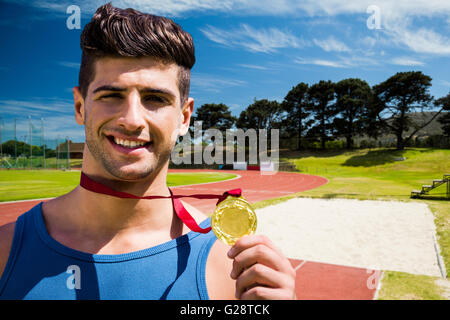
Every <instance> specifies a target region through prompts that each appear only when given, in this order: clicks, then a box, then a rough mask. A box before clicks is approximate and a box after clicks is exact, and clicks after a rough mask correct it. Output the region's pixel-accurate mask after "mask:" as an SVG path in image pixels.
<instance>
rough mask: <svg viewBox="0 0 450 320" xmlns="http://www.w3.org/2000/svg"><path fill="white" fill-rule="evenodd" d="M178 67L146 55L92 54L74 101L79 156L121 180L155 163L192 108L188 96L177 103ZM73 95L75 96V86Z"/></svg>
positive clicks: (162, 159) (144, 173)
mask: <svg viewBox="0 0 450 320" xmlns="http://www.w3.org/2000/svg"><path fill="white" fill-rule="evenodd" d="M178 71H179V67H178V66H177V65H176V64H161V63H159V62H157V61H155V60H154V59H152V58H103V59H100V60H98V61H97V62H96V68H95V78H94V80H93V81H92V82H91V83H90V85H89V87H88V92H87V95H86V99H85V100H84V102H83V103H82V104H80V105H79V107H76V110H77V112H76V118H77V122H78V123H80V124H84V125H85V133H86V145H87V147H88V150H87V151H88V152H89V153H90V154H89V155H87V156H85V157H84V161H87V162H95V163H94V164H92V165H94V166H96V167H97V168H98V166H99V165H100V166H101V167H102V168H104V169H105V170H106V171H107V172H108V173H110V174H111V175H113V176H114V177H116V178H119V179H124V180H137V179H144V178H146V177H148V176H149V175H151V174H152V173H153V172H155V171H156V170H159V169H161V168H162V167H163V166H164V165H165V164H166V163H167V161H168V160H169V158H170V153H171V151H172V149H173V146H174V144H175V142H176V138H177V137H178V135H179V134H180V135H183V134H185V133H186V131H187V128H188V126H189V120H190V116H191V114H192V109H193V100H192V99H191V98H189V99H188V101H187V102H186V103H185V104H184V106H183V107H182V108H181V107H180V92H179V88H178ZM74 96H75V97H76V98H75V99H76V101H77V99H79V91H78V89H76V90H74ZM76 106H77V103H76ZM86 165H91V164H89V163H87V164H86Z"/></svg>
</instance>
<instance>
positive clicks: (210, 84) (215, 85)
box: [191, 72, 247, 93]
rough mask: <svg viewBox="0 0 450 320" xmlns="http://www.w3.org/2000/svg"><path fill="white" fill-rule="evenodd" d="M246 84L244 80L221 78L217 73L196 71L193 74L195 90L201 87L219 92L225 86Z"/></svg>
mask: <svg viewBox="0 0 450 320" xmlns="http://www.w3.org/2000/svg"><path fill="white" fill-rule="evenodd" d="M246 84H247V83H246V82H245V81H242V80H236V79H227V78H219V77H217V76H216V75H209V74H204V73H194V72H193V73H192V74H191V88H192V90H193V91H196V90H198V89H201V90H205V91H209V92H216V93H218V92H221V91H222V89H224V88H229V87H241V86H245V85H246Z"/></svg>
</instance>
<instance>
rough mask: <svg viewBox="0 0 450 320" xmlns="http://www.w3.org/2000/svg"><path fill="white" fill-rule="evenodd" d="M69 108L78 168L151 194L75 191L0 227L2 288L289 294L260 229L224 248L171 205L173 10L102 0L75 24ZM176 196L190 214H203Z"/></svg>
mask: <svg viewBox="0 0 450 320" xmlns="http://www.w3.org/2000/svg"><path fill="white" fill-rule="evenodd" d="M81 48H82V51H83V54H82V62H81V67H80V74H79V86H78V87H74V89H73V96H74V103H75V118H76V121H77V123H78V124H80V125H84V126H85V134H86V144H85V150H84V158H83V167H82V171H83V173H84V174H85V175H86V176H87V177H89V178H90V179H92V180H94V181H96V182H97V183H101V184H102V185H104V186H107V187H108V188H111V189H113V190H116V191H120V192H126V193H129V194H133V195H136V196H166V197H167V198H157V199H152V200H143V199H123V198H118V197H113V196H110V195H105V194H101V193H97V192H92V191H89V190H87V189H85V188H83V187H81V186H78V187H77V188H75V189H74V190H73V191H71V192H70V193H68V194H65V195H63V196H61V197H58V198H56V199H52V200H50V201H48V202H45V203H41V204H39V205H38V206H36V207H35V208H33V209H32V210H30V211H29V212H27V213H25V214H23V215H22V216H20V217H19V218H18V220H17V221H16V222H15V223H12V224H8V225H5V226H3V227H1V228H0V274H1V278H0V298H3V299H208V298H209V299H233V298H238V299H293V298H294V284H295V272H294V270H293V268H292V267H291V265H290V263H289V261H288V260H287V259H286V258H285V257H284V256H283V255H282V253H281V252H280V251H279V250H278V249H277V248H275V247H274V246H273V244H272V243H271V242H270V241H269V239H267V238H266V237H264V236H255V235H253V236H245V237H243V238H241V239H240V240H239V241H237V242H236V244H235V245H234V246H233V247H232V248H231V249H230V248H229V247H228V246H226V245H225V244H223V243H222V242H220V241H215V240H216V239H215V236H214V234H213V233H212V232H209V233H206V234H200V233H196V232H191V231H190V230H189V229H188V228H187V227H186V226H185V225H184V224H183V222H182V220H180V218H179V217H178V216H177V214H176V213H175V212H174V206H173V203H172V199H171V198H170V191H169V189H168V188H167V184H166V177H167V171H168V163H169V158H170V153H171V150H172V148H173V147H174V145H175V142H176V139H177V137H178V136H179V135H184V134H185V133H186V132H187V130H188V127H189V121H190V117H191V115H192V112H193V105H194V102H193V99H192V98H190V97H189V96H188V94H189V79H190V69H191V68H192V66H193V65H194V62H195V57H194V46H193V42H192V38H191V36H190V35H189V34H188V33H186V32H185V31H183V30H182V29H181V28H180V27H179V26H178V25H177V24H175V23H174V22H173V21H171V20H169V19H166V18H163V17H157V16H153V15H149V14H143V13H141V12H139V11H136V10H134V9H126V10H122V9H118V8H114V7H113V6H112V5H111V4H106V5H104V6H102V7H100V8H99V9H98V10H97V11H96V13H95V14H94V16H93V18H92V20H91V22H90V23H89V24H87V25H86V27H85V28H84V30H83V33H82V35H81ZM184 206H185V208H186V209H187V210H188V211H189V212H190V213H191V215H192V216H193V218H194V219H195V220H196V221H198V222H200V221H201V223H200V226H202V227H207V226H208V225H209V223H210V221H209V218H208V217H207V216H205V215H204V214H203V213H201V212H200V211H198V210H196V209H195V208H193V207H192V206H189V205H188V204H186V203H184Z"/></svg>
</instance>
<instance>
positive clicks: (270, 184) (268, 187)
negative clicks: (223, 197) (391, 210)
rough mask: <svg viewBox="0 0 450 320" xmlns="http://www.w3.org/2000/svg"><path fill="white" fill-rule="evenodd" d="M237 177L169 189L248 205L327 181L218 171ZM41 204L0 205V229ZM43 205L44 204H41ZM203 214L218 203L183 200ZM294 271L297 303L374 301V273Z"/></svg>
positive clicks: (308, 266) (318, 266)
mask: <svg viewBox="0 0 450 320" xmlns="http://www.w3.org/2000/svg"><path fill="white" fill-rule="evenodd" d="M205 171H210V172H214V171H212V170H169V172H174V173H176V172H180V173H181V172H205ZM220 172H229V173H234V174H238V175H240V178H238V179H234V180H228V181H222V182H214V183H207V184H200V185H192V186H180V187H174V188H172V190H173V192H174V194H176V195H192V194H211V193H213V194H222V193H223V192H224V191H226V190H230V189H235V188H241V189H242V190H243V195H244V196H245V198H246V199H247V200H248V201H249V202H251V203H252V202H256V201H261V200H265V199H271V198H277V197H281V196H286V195H289V194H292V193H296V192H301V191H305V190H310V189H314V188H317V187H319V186H321V185H323V184H325V183H327V180H326V179H325V178H322V177H318V176H313V175H306V174H298V173H289V172H277V173H276V174H273V175H262V174H261V172H259V171H234V170H221V171H220ZM41 201H42V200H32V201H21V202H10V203H3V204H0V225H3V224H5V223H8V222H12V221H15V220H16V219H17V217H18V216H19V215H20V214H22V213H23V212H26V211H27V210H29V209H31V208H32V207H33V206H34V205H36V204H37V203H39V202H41ZM44 201H45V200H44ZM183 201H186V202H188V203H189V204H192V205H193V206H195V207H197V208H198V209H199V210H201V211H203V212H205V213H212V212H213V210H214V208H215V203H216V201H217V200H214V199H212V200H207V199H206V200H205V199H203V200H199V199H195V198H183ZM290 261H291V263H292V265H293V266H294V267H295V268H296V270H297V279H296V294H297V298H298V299H299V300H326V299H332V300H361V299H362V300H367V299H373V297H374V294H375V289H374V288H373V285H368V280H370V278H371V277H373V273H368V272H367V270H366V269H361V268H354V267H346V266H338V265H331V264H325V263H317V262H311V261H301V260H296V259H290ZM375 286H376V284H375Z"/></svg>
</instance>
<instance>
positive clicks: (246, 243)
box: [228, 235, 283, 259]
mask: <svg viewBox="0 0 450 320" xmlns="http://www.w3.org/2000/svg"><path fill="white" fill-rule="evenodd" d="M258 244H263V245H265V246H267V247H269V248H271V249H273V250H274V251H275V252H276V253H277V254H278V255H280V256H281V257H283V254H282V253H281V251H280V250H278V248H277V247H275V245H274V244H273V243H272V241H270V239H269V238H267V237H266V236H264V235H250V236H243V237H241V238H239V239H238V240H237V241H236V243H235V244H234V246H233V247H231V249H230V250H229V251H228V257H229V258H230V259H234V257H236V256H237V255H238V254H239V253H240V252H241V251H243V250H245V249H248V248H250V247H254V246H256V245H258Z"/></svg>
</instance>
